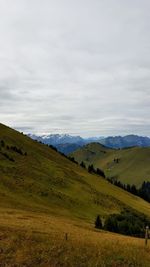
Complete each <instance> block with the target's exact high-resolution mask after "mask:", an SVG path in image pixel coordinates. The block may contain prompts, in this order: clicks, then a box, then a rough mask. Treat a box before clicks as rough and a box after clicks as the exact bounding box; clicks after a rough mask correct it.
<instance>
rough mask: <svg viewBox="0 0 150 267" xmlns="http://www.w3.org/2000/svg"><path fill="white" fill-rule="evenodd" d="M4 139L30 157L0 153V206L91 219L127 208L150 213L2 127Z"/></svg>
mask: <svg viewBox="0 0 150 267" xmlns="http://www.w3.org/2000/svg"><path fill="white" fill-rule="evenodd" d="M1 139H3V140H4V141H5V143H6V144H8V145H16V146H17V147H20V148H22V150H23V151H24V152H27V156H21V155H20V154H17V153H16V152H12V151H10V150H9V151H7V150H6V151H7V153H8V154H9V155H11V156H12V157H13V158H14V159H15V162H11V161H9V160H8V159H6V158H5V157H4V156H3V155H1V154H0V177H1V179H0V200H1V201H0V206H7V207H14V206H15V207H16V206H17V207H18V208H22V207H24V208H27V209H31V210H35V209H36V210H42V211H43V210H44V211H47V212H49V211H53V212H54V211H55V212H56V213H58V212H59V213H62V214H66V213H68V215H69V216H71V215H73V216H74V215H75V216H77V217H82V218H87V219H92V220H93V218H94V217H95V216H96V214H97V213H100V214H102V215H105V214H108V213H110V210H111V212H115V211H119V210H120V209H122V207H123V206H124V205H128V206H130V207H132V208H134V209H136V210H139V211H141V210H142V211H143V212H144V213H145V214H149V212H150V205H149V204H148V203H146V202H145V201H143V200H141V199H139V198H137V197H135V196H132V195H130V194H129V193H127V192H125V191H123V190H121V189H119V188H116V187H114V186H113V185H111V184H109V183H107V182H106V181H104V180H103V179H102V178H100V177H98V176H94V175H90V174H88V173H87V171H86V170H84V169H82V168H80V167H79V166H77V165H76V164H74V163H72V162H70V161H69V160H68V159H66V158H64V157H63V156H61V155H60V154H59V153H57V152H55V151H53V150H52V149H50V148H48V147H46V146H45V145H42V144H38V143H37V142H35V141H32V140H31V139H30V138H28V137H26V136H24V135H22V134H20V133H18V132H16V131H14V130H12V129H10V128H7V127H5V126H3V125H0V140H1ZM127 203H128V204H127Z"/></svg>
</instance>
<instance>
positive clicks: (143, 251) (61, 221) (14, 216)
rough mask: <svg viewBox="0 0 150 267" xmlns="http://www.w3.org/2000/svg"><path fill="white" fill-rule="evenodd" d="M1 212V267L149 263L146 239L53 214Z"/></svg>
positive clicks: (144, 266)
mask: <svg viewBox="0 0 150 267" xmlns="http://www.w3.org/2000/svg"><path fill="white" fill-rule="evenodd" d="M1 215H2V216H1V217H0V266H1V267H4V266H7V267H9V266H11V267H22V266H31V267H34V266H42V267H49V266H50V267H55V266H64V267H70V266H77V267H82V266H83V267H84V266H86V267H95V266H100V267H101V266H103V267H105V266H106V267H107V266H112V267H115V266H116V267H119V266H120V267H128V266H130V267H131V266H132V267H134V266H135V267H148V266H149V262H150V246H148V247H147V248H145V246H144V240H143V239H137V238H130V237H126V236H121V235H117V234H112V233H107V232H103V231H97V230H95V229H94V228H93V225H90V224H88V223H83V222H82V221H79V220H76V221H72V220H69V219H66V218H63V217H54V216H52V215H51V216H48V215H45V214H40V213H39V214H38V213H32V212H23V211H20V210H6V209H5V210H1ZM66 233H67V234H68V239H67V240H66V238H65V236H66V235H65V234H66Z"/></svg>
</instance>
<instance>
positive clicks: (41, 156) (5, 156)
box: [0, 124, 150, 267]
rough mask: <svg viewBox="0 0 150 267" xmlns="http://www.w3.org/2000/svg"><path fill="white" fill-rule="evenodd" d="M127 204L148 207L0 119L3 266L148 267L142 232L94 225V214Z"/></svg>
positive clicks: (146, 211) (148, 210) (144, 210)
mask: <svg viewBox="0 0 150 267" xmlns="http://www.w3.org/2000/svg"><path fill="white" fill-rule="evenodd" d="M124 208H128V209H134V210H136V211H138V212H142V213H144V214H145V215H147V216H149V215H150V204H149V203H147V202H145V201H144V200H142V199H140V198H138V197H136V196H133V195H131V194H130V193H128V192H126V191H123V190H122V189H120V188H118V187H115V186H113V185H111V184H110V183H108V182H107V181H105V180H104V179H103V178H101V177H100V176H96V175H92V174H89V173H88V172H87V171H86V170H85V169H83V168H81V167H80V166H79V165H77V164H75V163H73V162H71V161H69V160H68V159H67V158H65V157H64V156H62V155H60V154H59V153H57V152H56V151H54V150H53V149H51V148H49V147H47V146H45V145H43V144H40V143H37V142H36V141H33V140H31V139H30V138H29V137H27V136H25V135H23V134H20V133H19V132H17V131H14V130H12V129H10V128H8V127H6V126H4V125H2V124H0V214H1V216H0V266H8V267H12V266H16V267H23V266H29V267H37V266H41V267H51V266H55V267H56V266H63V267H70V266H76V267H77V266H82V267H85V266H89V267H93V266H107V267H109V266H116V267H119V266H125V267H128V266H134V267H135V266H139V267H148V266H149V260H150V257H149V255H150V253H149V252H150V248H149V245H148V246H147V249H145V248H144V241H143V240H142V239H138V238H131V237H125V236H121V235H118V234H113V233H108V232H105V231H99V230H96V229H95V228H94V220H95V218H96V215H97V214H100V216H102V217H105V216H106V215H108V214H110V213H120V212H121V211H122V210H123V209H124ZM66 233H67V234H68V235H67V240H66ZM141 256H142V257H141Z"/></svg>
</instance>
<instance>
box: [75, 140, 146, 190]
mask: <svg viewBox="0 0 150 267" xmlns="http://www.w3.org/2000/svg"><path fill="white" fill-rule="evenodd" d="M71 155H72V156H73V157H74V158H75V160H76V161H77V162H79V163H81V162H82V161H84V162H85V164H86V166H89V165H90V164H93V165H94V167H95V168H101V169H103V170H104V172H105V174H106V176H108V177H116V178H118V180H119V181H121V182H122V183H124V184H128V183H129V184H135V185H136V186H138V187H139V186H141V184H142V182H144V181H150V148H149V147H146V148H140V147H133V148H128V149H118V150H115V149H109V148H106V147H104V146H102V145H101V144H98V143H91V144H89V145H86V146H85V147H82V148H80V149H78V150H77V151H75V152H74V153H72V154H71ZM114 159H119V162H115V161H114Z"/></svg>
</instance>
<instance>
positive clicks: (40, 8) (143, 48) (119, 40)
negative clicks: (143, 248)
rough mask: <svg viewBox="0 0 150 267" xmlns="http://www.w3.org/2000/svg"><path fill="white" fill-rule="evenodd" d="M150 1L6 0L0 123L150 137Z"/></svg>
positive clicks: (0, 3)
mask: <svg viewBox="0 0 150 267" xmlns="http://www.w3.org/2000/svg"><path fill="white" fill-rule="evenodd" d="M149 11H150V1H149V0H142V1H141V0H132V1H131V0H105V1H104V0H76V1H74V0H13V1H12V0H0V122H1V123H4V124H6V125H9V126H11V127H13V128H15V129H18V130H20V131H23V132H25V133H29V132H30V133H34V134H49V133H50V134H54V133H69V134H72V135H81V136H83V137H90V136H108V135H126V134H130V133H132V134H139V135H147V136H150V15H149Z"/></svg>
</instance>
